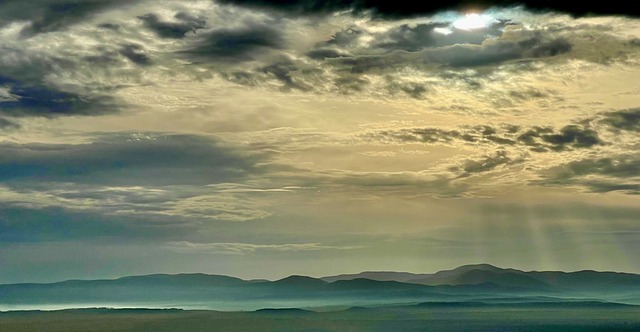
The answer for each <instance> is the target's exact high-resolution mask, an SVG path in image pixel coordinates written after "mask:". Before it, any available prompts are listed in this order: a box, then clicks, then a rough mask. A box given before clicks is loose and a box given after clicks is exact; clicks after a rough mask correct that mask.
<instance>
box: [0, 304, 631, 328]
mask: <svg viewBox="0 0 640 332" xmlns="http://www.w3.org/2000/svg"><path fill="white" fill-rule="evenodd" d="M425 330H431V331H462V330H464V331H640V308H639V307H636V306H620V307H618V306H616V307H607V306H602V307H600V306H568V307H563V306H557V305H551V306H548V307H547V306H544V305H536V306H531V307H529V306H515V307H510V306H489V307H486V306H474V305H469V306H461V307H449V306H446V305H434V306H407V307H386V308H351V309H347V310H343V311H333V312H313V311H306V310H299V309H289V310H287V309H284V310H262V311H254V312H219V311H195V310H193V311H187V310H171V309H169V310H149V309H77V310H62V311H23V312H18V311H14V312H1V313H0V331H14V332H22V331H29V332H34V331H48V332H54V331H65V332H75V331H104V332H106V331H159V332H162V331H171V332H175V331H425Z"/></svg>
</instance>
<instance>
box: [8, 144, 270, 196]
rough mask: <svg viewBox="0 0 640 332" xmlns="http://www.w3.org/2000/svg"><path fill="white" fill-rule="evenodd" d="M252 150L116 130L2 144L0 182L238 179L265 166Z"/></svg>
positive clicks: (202, 181)
mask: <svg viewBox="0 0 640 332" xmlns="http://www.w3.org/2000/svg"><path fill="white" fill-rule="evenodd" d="M264 159H265V156H264V155H247V154H244V153H242V152H240V151H235V150H232V149H231V148H227V147H224V146H221V145H219V144H217V143H216V142H215V141H212V140H210V139H207V138H203V137H198V136H188V135H160V136H155V135H146V134H145V135H143V134H139V135H136V134H134V135H115V136H108V137H105V138H103V139H101V140H98V141H97V142H95V143H91V144H77V145H71V144H64V145H55V144H12V143H4V144H2V145H0V181H2V182H11V181H18V182H20V181H38V182H42V181H49V182H51V181H53V182H56V181H61V182H77V183H93V184H105V185H107V184H108V185H129V186H130V185H147V184H152V185H170V184H184V185H188V184H200V185H203V184H210V183H222V182H233V181H234V180H238V179H241V178H244V177H246V176H248V175H249V174H251V173H253V172H259V171H260V169H259V167H258V166H256V163H258V162H260V161H264Z"/></svg>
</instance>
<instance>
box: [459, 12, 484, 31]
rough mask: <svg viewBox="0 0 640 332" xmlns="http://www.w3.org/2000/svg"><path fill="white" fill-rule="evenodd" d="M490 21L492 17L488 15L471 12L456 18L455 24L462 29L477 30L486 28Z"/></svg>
mask: <svg viewBox="0 0 640 332" xmlns="http://www.w3.org/2000/svg"><path fill="white" fill-rule="evenodd" d="M490 21H491V19H490V18H489V17H487V16H486V15H481V14H476V13H471V14H466V15H464V16H463V17H461V18H459V19H457V20H455V21H454V22H453V26H454V27H455V28H456V29H460V30H475V29H482V28H486V27H487V24H488V23H489V22H490Z"/></svg>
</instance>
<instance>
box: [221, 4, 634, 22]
mask: <svg viewBox="0 0 640 332" xmlns="http://www.w3.org/2000/svg"><path fill="white" fill-rule="evenodd" d="M218 2H219V3H227V4H235V5H240V6H248V7H255V8H263V9H271V10H276V11H284V12H289V13H293V14H309V15H314V14H327V13H332V12H335V11H338V10H354V11H356V12H361V11H372V12H373V13H374V14H376V15H377V16H379V17H389V18H397V17H406V16H417V15H422V14H431V13H435V12H439V11H445V10H465V9H466V10H469V9H476V10H478V9H487V8H489V7H492V6H503V7H512V6H518V5H525V6H526V7H527V8H530V9H534V10H553V11H562V12H566V13H570V14H573V15H576V16H583V15H588V14H602V15H605V14H618V15H633V16H639V15H640V9H638V8H637V6H634V4H633V3H627V2H580V3H575V2H562V1H553V0H520V1H518V0H483V1H472V0H457V1H388V0H329V1H321V0H219V1H218Z"/></svg>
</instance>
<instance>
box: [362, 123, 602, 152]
mask: <svg viewBox="0 0 640 332" xmlns="http://www.w3.org/2000/svg"><path fill="white" fill-rule="evenodd" d="M368 137H370V138H374V139H377V140H381V141H383V142H404V143H429V144H436V143H451V142H453V141H463V142H467V143H474V144H475V143H482V144H494V145H498V146H513V145H524V146H528V147H530V148H531V151H534V152H547V151H565V150H571V149H581V148H591V147H593V146H595V145H600V144H604V142H603V141H602V140H601V139H600V138H599V137H598V133H597V132H596V131H595V130H593V129H590V128H585V127H583V126H581V125H568V126H565V127H563V128H562V129H560V130H559V131H556V130H554V129H553V128H551V127H537V126H534V127H530V128H523V129H522V128H519V127H516V126H512V125H502V126H500V127H492V126H475V127H464V128H460V129H458V130H444V129H439V128H413V129H401V130H387V131H380V132H377V133H374V134H369V135H368Z"/></svg>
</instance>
